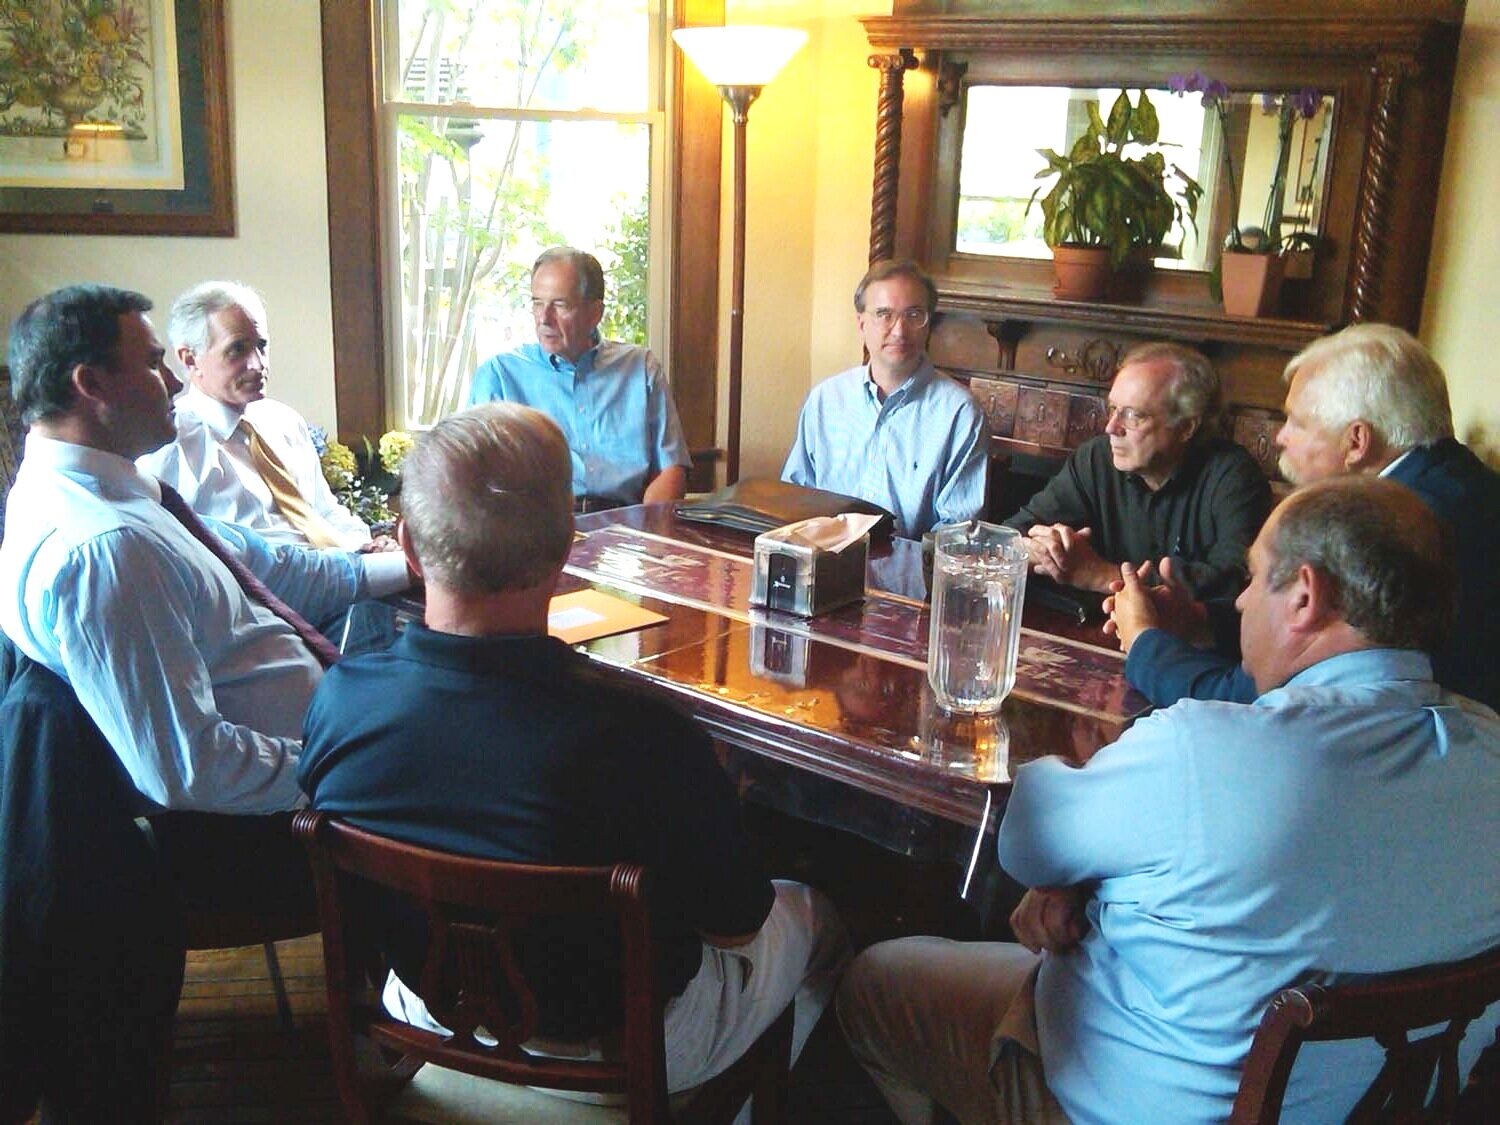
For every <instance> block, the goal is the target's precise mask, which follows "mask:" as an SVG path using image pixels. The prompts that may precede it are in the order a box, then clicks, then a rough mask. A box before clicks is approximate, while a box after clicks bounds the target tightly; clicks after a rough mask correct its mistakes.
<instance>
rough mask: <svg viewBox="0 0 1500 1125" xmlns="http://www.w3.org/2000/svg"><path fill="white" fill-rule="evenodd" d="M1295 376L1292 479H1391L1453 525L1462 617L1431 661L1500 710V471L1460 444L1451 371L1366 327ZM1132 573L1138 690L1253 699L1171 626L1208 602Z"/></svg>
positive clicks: (1132, 674) (1133, 670)
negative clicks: (1498, 649)
mask: <svg viewBox="0 0 1500 1125" xmlns="http://www.w3.org/2000/svg"><path fill="white" fill-rule="evenodd" d="M1286 381H1287V394H1286V423H1285V425H1283V426H1282V427H1281V431H1280V432H1279V433H1278V434H1277V435H1276V443H1277V444H1278V445H1279V446H1280V447H1281V471H1282V474H1283V475H1284V476H1285V477H1286V478H1287V479H1288V480H1290V481H1292V482H1294V483H1296V484H1309V483H1311V482H1313V481H1317V480H1323V479H1325V478H1327V477H1330V476H1336V475H1339V474H1345V473H1352V474H1363V475H1369V476H1382V477H1386V478H1388V479H1390V480H1393V481H1397V482H1398V483H1400V484H1404V485H1405V486H1406V487H1408V488H1410V489H1411V490H1412V491H1413V492H1415V493H1416V494H1417V495H1418V496H1420V497H1421V498H1422V500H1423V501H1424V502H1425V503H1426V504H1427V506H1428V507H1429V508H1431V509H1432V510H1433V511H1434V512H1435V513H1437V515H1438V517H1439V519H1441V520H1442V521H1443V523H1444V524H1445V525H1447V529H1448V530H1449V531H1450V532H1451V533H1452V535H1453V540H1454V549H1455V558H1456V560H1457V563H1458V579H1459V594H1458V607H1459V609H1458V621H1457V623H1456V625H1455V627H1454V628H1453V630H1452V631H1451V632H1450V633H1449V634H1448V636H1447V637H1446V638H1445V639H1444V643H1443V645H1442V646H1441V647H1440V648H1439V649H1438V650H1437V652H1436V653H1435V654H1434V655H1433V662H1432V663H1433V670H1434V671H1435V673H1436V675H1437V680H1438V682H1439V683H1441V684H1442V685H1443V686H1444V687H1446V688H1448V689H1450V690H1452V691H1456V692H1459V693H1460V694H1463V695H1467V696H1469V697H1470V698H1472V699H1477V700H1479V702H1481V703H1484V704H1486V705H1488V706H1490V707H1492V708H1496V709H1500V660H1496V659H1495V651H1494V650H1495V644H1496V642H1497V640H1500V596H1497V591H1496V583H1495V577H1496V569H1495V560H1496V558H1497V557H1500V474H1497V473H1496V472H1495V471H1494V470H1493V469H1491V468H1489V466H1487V465H1486V464H1485V463H1484V462H1483V461H1481V460H1480V459H1479V458H1478V457H1476V456H1475V455H1474V453H1473V452H1472V451H1471V450H1470V449H1468V448H1467V447H1466V446H1464V445H1461V444H1460V443H1459V442H1458V440H1457V439H1456V438H1454V436H1453V415H1452V412H1451V411H1450V409H1449V405H1448V386H1447V382H1446V380H1445V379H1444V377H1443V371H1442V368H1440V367H1439V366H1438V364H1437V361H1436V360H1434V359H1433V358H1432V355H1431V354H1430V353H1429V352H1428V351H1427V349H1426V348H1424V347H1423V346H1422V345H1421V343H1419V342H1418V341H1417V340H1416V339H1414V338H1413V337H1412V336H1411V335H1410V334H1409V333H1407V332H1405V331H1403V330H1402V329H1400V328H1396V327H1393V326H1392V325H1388V324H1357V325H1354V326H1353V327H1350V328H1346V329H1344V330H1343V331H1342V332H1339V333H1337V334H1335V335H1333V336H1327V337H1324V338H1323V339H1321V340H1316V341H1314V342H1313V343H1311V344H1309V345H1308V346H1307V347H1306V348H1304V349H1303V350H1302V351H1301V352H1300V353H1298V355H1297V356H1295V357H1294V358H1293V359H1292V361H1291V362H1290V363H1288V364H1287V369H1286ZM1126 577H1127V582H1126V585H1125V588H1124V589H1123V590H1122V591H1121V593H1120V594H1117V595H1116V597H1115V599H1114V602H1113V603H1112V608H1113V610H1114V613H1113V625H1112V628H1113V630H1114V631H1116V632H1117V633H1118V635H1119V638H1120V642H1121V645H1122V646H1123V647H1124V649H1125V651H1126V653H1127V657H1126V662H1125V676H1126V678H1127V679H1129V680H1130V682H1131V683H1132V684H1133V685H1134V686H1135V687H1136V688H1137V689H1138V690H1139V691H1141V692H1142V693H1143V694H1144V695H1146V696H1147V697H1148V698H1149V699H1150V700H1151V702H1152V703H1155V704H1156V705H1157V706H1158V707H1165V706H1169V705H1171V704H1173V703H1175V702H1177V700H1179V699H1182V698H1187V697H1191V698H1194V699H1232V700H1237V701H1239V702H1242V703H1245V702H1249V701H1250V700H1252V699H1254V698H1255V685H1254V683H1252V682H1251V679H1250V676H1249V674H1248V672H1247V671H1246V670H1245V669H1244V668H1242V667H1240V664H1239V661H1238V656H1237V654H1235V655H1229V654H1228V653H1219V652H1215V651H1213V650H1211V649H1205V648H1196V647H1194V646H1193V645H1192V644H1190V643H1189V642H1188V641H1187V640H1185V639H1184V637H1183V636H1181V635H1179V632H1174V631H1171V630H1170V629H1168V628H1164V627H1162V626H1163V624H1169V625H1172V626H1173V627H1174V628H1176V629H1177V630H1179V631H1182V632H1186V631H1188V630H1187V627H1188V626H1189V625H1190V623H1191V622H1192V621H1193V620H1194V619H1195V618H1198V617H1201V616H1203V615H1204V612H1205V611H1204V610H1203V609H1202V608H1201V607H1196V606H1193V605H1192V604H1190V603H1186V602H1184V601H1182V600H1180V599H1174V598H1173V592H1172V590H1171V588H1170V587H1158V588H1157V589H1156V590H1155V591H1151V590H1148V589H1146V588H1145V587H1143V586H1142V585H1140V584H1139V583H1138V582H1136V581H1135V579H1134V577H1133V576H1126ZM1159 599H1168V600H1167V601H1166V603H1165V604H1160V603H1159ZM1215 608H1217V609H1219V610H1221V611H1225V610H1227V606H1219V607H1215ZM1158 609H1160V610H1162V611H1164V612H1162V613H1159V612H1158ZM1215 616H1216V617H1217V616H1226V617H1227V616H1229V615H1228V614H1227V613H1220V614H1215ZM1173 618H1179V619H1180V620H1177V621H1175V622H1174V621H1173ZM1215 623H1216V624H1218V622H1215ZM1216 631H1217V630H1216Z"/></svg>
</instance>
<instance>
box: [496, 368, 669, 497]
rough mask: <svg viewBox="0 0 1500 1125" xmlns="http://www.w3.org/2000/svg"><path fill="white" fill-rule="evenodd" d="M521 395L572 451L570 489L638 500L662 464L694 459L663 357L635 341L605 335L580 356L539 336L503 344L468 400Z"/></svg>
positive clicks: (513, 399)
mask: <svg viewBox="0 0 1500 1125" xmlns="http://www.w3.org/2000/svg"><path fill="white" fill-rule="evenodd" d="M496 399H499V400H501V401H504V402H518V403H520V404H522V405H523V406H530V407H534V408H535V409H537V410H540V411H541V412H542V413H543V414H546V415H547V416H548V417H549V418H551V419H552V420H553V421H554V422H556V423H557V424H558V426H559V427H561V429H562V432H563V435H564V436H565V437H566V438H567V439H568V450H569V451H570V452H571V453H572V455H573V495H574V496H575V497H584V496H587V497H590V498H591V499H594V500H612V501H616V502H618V503H621V504H639V503H640V501H641V497H642V496H644V495H645V493H646V486H647V485H648V484H650V483H651V481H652V480H653V479H655V477H656V476H657V475H659V474H660V473H661V471H662V470H663V469H667V468H670V467H671V466H673V465H682V466H684V467H686V466H687V465H690V464H691V463H692V458H691V457H689V456H688V448H687V442H686V440H684V438H683V436H682V423H681V422H679V421H678V420H677V407H676V406H675V405H674V404H673V402H672V390H671V388H670V387H669V386H668V385H667V380H666V376H665V375H664V374H663V373H662V369H661V364H660V363H658V362H657V361H656V357H655V356H654V355H652V354H651V353H650V352H649V351H648V350H646V349H645V348H642V347H638V346H636V345H634V344H621V343H618V342H616V341H614V340H605V341H603V342H598V343H595V345H594V346H593V347H592V348H590V349H589V350H588V351H586V352H584V353H583V355H581V356H579V357H578V362H577V363H576V364H574V363H571V362H570V361H569V360H568V359H567V358H566V357H564V356H560V355H549V354H548V353H547V352H544V351H543V350H542V348H541V345H540V344H535V343H533V344H526V345H524V346H522V347H519V348H516V349H515V350H514V351H509V352H502V353H501V354H499V355H497V356H495V357H494V358H493V359H491V360H490V361H489V362H487V363H485V364H484V366H482V367H481V368H480V369H479V370H478V371H476V372H475V373H474V384H473V386H472V387H471V388H470V390H469V405H470V406H473V405H475V404H476V403H481V402H492V401H494V400H496Z"/></svg>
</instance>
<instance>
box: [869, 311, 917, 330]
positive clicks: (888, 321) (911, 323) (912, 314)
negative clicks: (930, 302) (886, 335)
mask: <svg viewBox="0 0 1500 1125" xmlns="http://www.w3.org/2000/svg"><path fill="white" fill-rule="evenodd" d="M869 315H870V317H871V318H872V319H873V320H874V321H875V323H876V324H878V325H880V327H881V328H882V329H884V330H885V331H887V332H889V331H890V330H891V329H892V328H893V327H894V326H895V324H896V321H898V320H899V321H900V322H901V323H902V324H904V325H905V326H906V327H907V328H926V327H927V321H928V319H929V318H928V315H927V310H926V309H924V308H922V307H921V306H920V305H913V306H912V307H911V308H909V309H872V310H871V311H870V314H869Z"/></svg>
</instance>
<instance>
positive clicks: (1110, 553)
mask: <svg viewBox="0 0 1500 1125" xmlns="http://www.w3.org/2000/svg"><path fill="white" fill-rule="evenodd" d="M1218 411H1219V379H1218V375H1217V374H1216V373H1215V372H1214V369H1213V366H1212V365H1211V364H1210V363H1209V362H1208V360H1207V358H1205V357H1204V356H1203V355H1201V354H1200V353H1198V352H1196V351H1194V350H1193V349H1192V348H1186V347H1183V346H1181V345H1179V344H1144V345H1142V346H1140V347H1138V348H1135V349H1133V350H1132V351H1130V352H1129V353H1128V354H1127V355H1126V356H1125V358H1124V360H1123V361H1122V362H1121V364H1120V370H1119V373H1118V374H1117V375H1116V376H1115V380H1114V383H1113V384H1112V385H1111V387H1110V391H1109V415H1108V419H1107V421H1106V422H1105V426H1104V433H1103V434H1101V435H1100V436H1098V437H1096V438H1093V439H1091V440H1090V441H1087V442H1085V443H1084V444H1083V445H1082V446H1080V447H1079V448H1078V449H1076V450H1074V452H1073V455H1072V456H1071V457H1069V458H1068V460H1067V462H1066V463H1065V464H1064V465H1063V467H1062V469H1061V470H1059V472H1058V474H1057V475H1056V476H1055V477H1053V478H1052V480H1051V481H1049V482H1048V484H1047V485H1046V487H1045V488H1043V489H1042V490H1041V492H1039V493H1037V495H1035V496H1034V497H1032V498H1031V500H1030V501H1028V502H1027V503H1026V505H1025V506H1023V507H1022V508H1021V510H1020V511H1018V512H1017V513H1016V514H1015V515H1013V516H1011V517H1010V519H1008V520H1006V521H1005V523H1006V525H1007V526H1008V527H1014V528H1016V529H1017V530H1018V531H1023V532H1025V533H1026V547H1027V551H1028V552H1029V554H1030V556H1031V565H1032V569H1033V570H1034V571H1035V572H1036V573H1038V574H1042V575H1045V576H1046V577H1048V578H1052V579H1054V580H1056V581H1058V582H1061V583H1063V584H1065V585H1068V586H1076V587H1079V588H1082V589H1086V590H1095V591H1099V592H1101V593H1102V592H1105V591H1108V589H1109V584H1110V583H1111V582H1112V581H1116V580H1118V579H1119V577H1120V564H1121V563H1122V562H1131V563H1135V564H1137V565H1139V564H1141V563H1143V562H1146V561H1148V560H1149V561H1152V562H1155V561H1156V560H1158V559H1162V558H1171V559H1172V560H1173V565H1174V567H1175V569H1176V572H1177V574H1178V575H1179V576H1180V577H1182V578H1183V579H1184V580H1185V581H1186V583H1187V585H1188V586H1189V588H1190V589H1192V591H1193V592H1194V593H1195V594H1196V595H1197V596H1199V597H1208V596H1213V595H1223V594H1228V595H1233V594H1236V593H1238V592H1239V589H1240V586H1241V585H1242V584H1243V581H1244V573H1245V553H1246V551H1248V550H1249V547H1250V543H1251V542H1252V541H1253V540H1254V538H1255V535H1256V533H1257V532H1258V531H1259V530H1260V525H1261V524H1262V523H1263V522H1265V518H1266V514H1267V512H1269V511H1270V505H1271V492H1270V487H1269V485H1268V484H1267V483H1266V478H1265V474H1264V473H1262V472H1261V470H1260V468H1259V466H1257V465H1256V463H1255V460H1254V458H1252V457H1251V456H1250V454H1249V453H1248V452H1246V451H1245V450H1244V449H1242V448H1240V447H1239V446H1238V445H1236V444H1235V443H1233V442H1231V441H1227V440H1225V439H1223V438H1220V437H1217V436H1214V435H1213V433H1212V431H1213V428H1214V422H1215V421H1216V419H1217V415H1218Z"/></svg>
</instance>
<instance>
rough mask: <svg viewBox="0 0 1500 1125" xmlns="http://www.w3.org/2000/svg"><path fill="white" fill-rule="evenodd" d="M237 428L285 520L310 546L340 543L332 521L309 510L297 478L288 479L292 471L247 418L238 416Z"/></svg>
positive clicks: (309, 505) (252, 462) (309, 506)
mask: <svg viewBox="0 0 1500 1125" xmlns="http://www.w3.org/2000/svg"><path fill="white" fill-rule="evenodd" d="M240 429H242V430H244V431H245V436H246V437H248V438H249V439H250V463H251V464H252V465H254V466H255V471H256V472H257V473H259V474H260V479H261V480H263V481H265V482H266V487H267V488H269V489H270V490H271V496H272V498H273V499H275V501H276V506H277V507H278V508H280V509H281V514H282V515H283V516H285V517H286V519H287V522H288V523H290V524H291V525H292V526H293V527H295V528H296V529H297V530H298V531H300V532H301V533H302V534H303V535H304V536H305V537H306V538H307V541H308V542H309V543H311V544H312V545H313V546H314V547H342V546H343V545H344V543H343V540H342V539H341V538H340V537H339V533H338V532H336V531H334V530H333V525H332V524H330V523H329V522H328V521H327V520H325V519H324V518H323V517H322V516H320V515H318V513H317V512H315V511H313V508H312V505H311V504H309V503H308V502H307V497H305V496H303V495H302V493H301V491H300V490H299V489H298V488H297V482H296V481H294V480H293V479H292V474H291V473H289V472H288V471H287V467H286V464H285V462H283V461H282V460H281V458H280V457H278V456H277V455H276V451H275V450H274V449H272V448H271V447H270V446H269V445H267V444H266V443H265V442H264V441H263V440H262V439H261V436H260V434H258V433H256V432H255V427H254V426H252V425H251V424H250V423H249V421H248V420H247V419H244V418H241V419H240Z"/></svg>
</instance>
